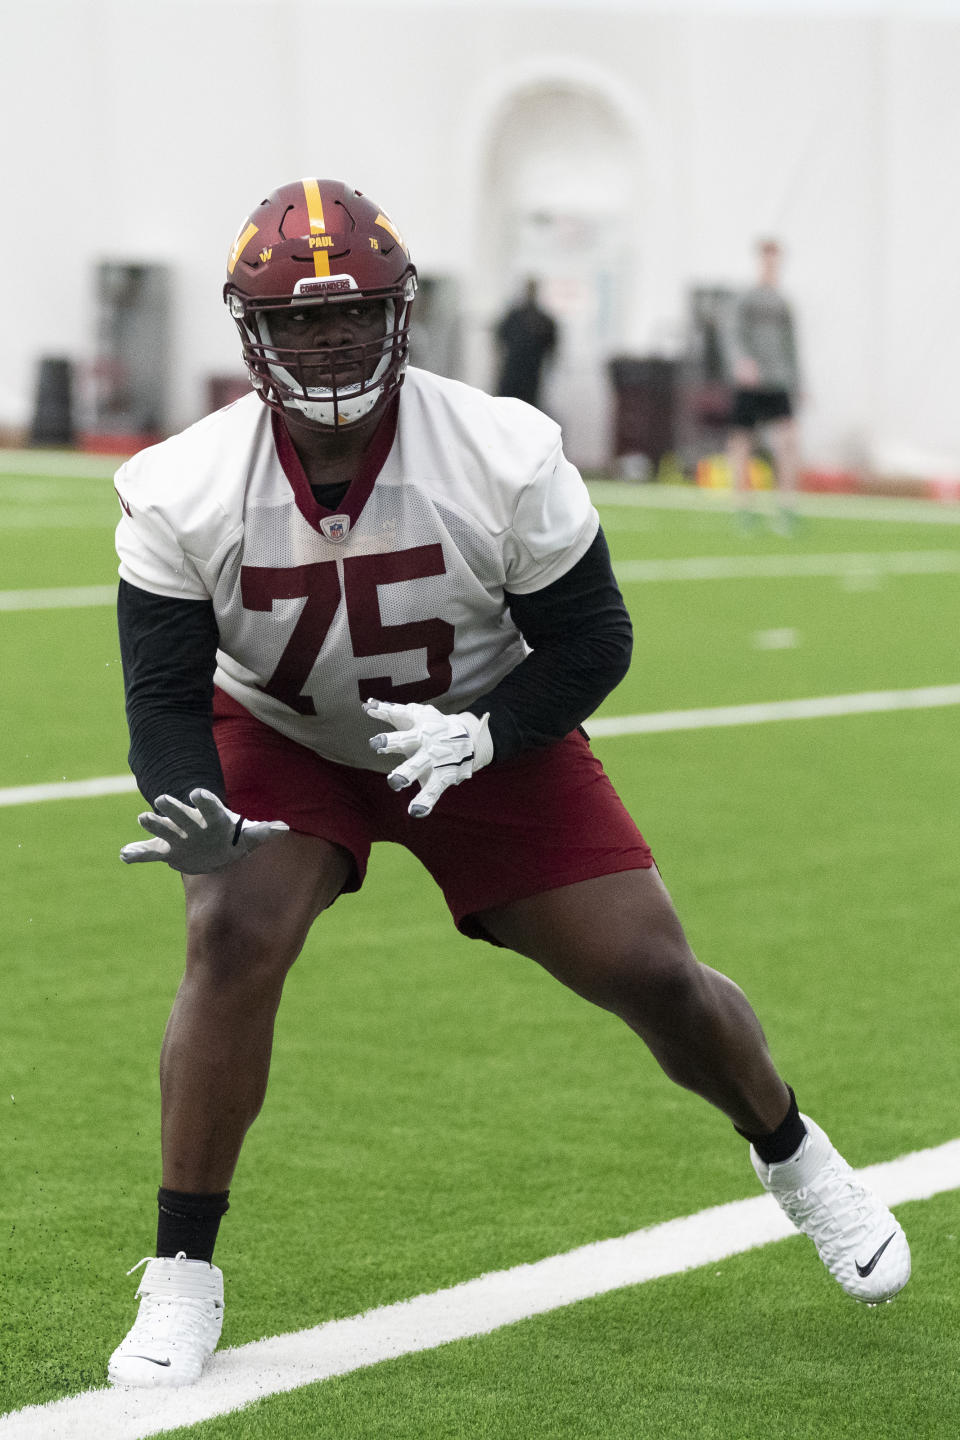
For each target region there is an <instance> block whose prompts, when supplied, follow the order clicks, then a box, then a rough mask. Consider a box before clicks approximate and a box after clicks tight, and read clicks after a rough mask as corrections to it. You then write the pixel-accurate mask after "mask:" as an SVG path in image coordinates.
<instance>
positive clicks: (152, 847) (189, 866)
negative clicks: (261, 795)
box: [120, 790, 290, 875]
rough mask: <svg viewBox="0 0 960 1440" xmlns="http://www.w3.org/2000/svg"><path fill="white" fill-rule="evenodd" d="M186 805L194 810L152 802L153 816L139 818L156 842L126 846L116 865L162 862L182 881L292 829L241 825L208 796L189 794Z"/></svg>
mask: <svg viewBox="0 0 960 1440" xmlns="http://www.w3.org/2000/svg"><path fill="white" fill-rule="evenodd" d="M190 799H191V801H192V802H193V803H192V805H184V803H183V801H182V800H175V799H174V797H173V796H172V795H161V796H160V798H159V800H156V801H155V802H154V807H153V808H154V810H155V811H156V812H157V813H156V814H153V813H152V812H151V811H149V810H148V811H147V813H146V814H145V815H140V816H139V817H138V819H139V822H140V824H141V825H142V826H143V828H144V830H149V831H150V834H151V835H155V836H156V837H157V838H156V839H155V840H140V841H137V842H135V843H134V844H132V845H124V847H123V849H122V850H121V851H120V859H121V860H123V861H124V862H125V863H126V864H127V865H137V864H140V863H142V862H143V861H145V860H165V861H166V862H167V864H168V865H169V866H171V868H172V869H174V870H179V871H180V872H181V874H183V875H207V874H209V873H210V871H211V870H222V869H223V868H224V866H225V865H230V864H232V863H233V861H234V860H240V859H242V857H243V856H244V855H249V854H250V852H251V850H256V849H257V847H258V846H260V845H262V844H263V842H264V841H265V840H269V839H270V837H271V836H272V835H278V834H279V833H280V832H281V831H283V830H288V829H289V828H290V827H289V826H288V825H285V824H284V823H283V821H282V820H244V819H242V818H241V817H240V816H239V815H236V814H234V812H233V811H232V810H228V809H227V807H226V805H224V803H223V801H222V800H218V799H217V797H216V795H214V794H212V793H211V792H210V791H209V790H191V791H190Z"/></svg>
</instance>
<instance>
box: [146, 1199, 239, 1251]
mask: <svg viewBox="0 0 960 1440" xmlns="http://www.w3.org/2000/svg"><path fill="white" fill-rule="evenodd" d="M229 1194H230V1191H229V1190H222V1191H219V1192H218V1193H217V1194H206V1195H193V1194H188V1193H187V1192H186V1191H184V1190H164V1188H163V1186H162V1185H161V1187H160V1189H159V1190H158V1191H157V1205H158V1206H159V1210H160V1214H159V1218H158V1220H157V1256H158V1258H159V1257H160V1256H162V1255H166V1256H174V1255H179V1254H180V1252H181V1250H182V1251H183V1253H184V1254H185V1255H186V1257H187V1259H188V1260H212V1259H213V1247H214V1245H216V1243H217V1231H218V1230H219V1229H220V1221H221V1220H222V1218H223V1216H224V1215H225V1214H226V1213H227V1211H228V1210H229V1208H230V1206H229V1204H228V1202H227V1196H228V1195H229Z"/></svg>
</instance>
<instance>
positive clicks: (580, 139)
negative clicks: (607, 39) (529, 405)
mask: <svg viewBox="0 0 960 1440" xmlns="http://www.w3.org/2000/svg"><path fill="white" fill-rule="evenodd" d="M635 151H636V146H635V144H634V141H633V138H632V136H631V135H630V133H629V131H628V129H627V127H626V125H625V124H624V122H623V120H622V119H621V117H620V115H619V114H618V113H617V111H616V110H615V109H614V107H613V106H612V105H611V104H610V102H609V101H608V100H607V99H606V97H604V96H603V95H602V94H600V93H599V92H597V91H595V90H593V89H591V88H589V87H586V86H581V85H579V84H576V83H573V82H570V81H566V80H563V81H550V80H541V81H538V82H536V83H532V84H529V85H527V86H525V87H524V88H522V89H520V90H518V91H516V92H515V93H514V94H513V95H512V96H511V97H510V99H509V100H507V101H506V102H504V104H503V105H502V106H501V108H500V111H499V114H498V115H497V117H496V119H495V122H494V124H493V126H492V129H491V132H490V136H489V142H488V146H487V150H486V157H485V162H484V166H483V175H482V182H481V196H482V199H481V207H480V208H481V213H482V215H483V219H484V223H483V232H484V253H483V258H482V269H483V271H484V284H483V291H484V296H485V299H486V301H487V304H488V306H489V309H488V310H487V313H488V315H489V317H490V318H489V331H488V333H489V334H490V335H491V337H492V332H493V328H494V326H495V323H496V318H497V317H498V316H499V315H500V314H501V313H502V312H503V311H504V310H505V309H506V308H507V306H508V305H509V304H510V303H512V302H513V301H514V300H515V299H516V298H517V297H518V296H519V294H520V293H521V291H522V289H523V287H524V284H525V282H526V281H527V280H528V279H536V280H537V281H539V285H540V295H541V301H542V303H543V304H544V307H545V308H546V309H548V310H550V311H551V313H552V314H553V315H554V316H555V317H556V319H557V321H558V324H559V329H560V336H561V339H560V344H559V347H558V352H557V355H556V359H555V361H554V363H553V365H552V367H551V371H550V374H549V375H548V377H547V381H546V383H545V386H544V390H543V395H542V400H541V403H542V405H543V408H544V409H545V410H547V412H548V413H549V414H551V415H553V416H554V418H555V419H557V420H558V421H559V422H560V423H561V425H562V426H563V431H564V443H565V446H566V449H567V452H568V454H569V455H570V458H571V459H572V460H574V461H575V462H576V463H577V464H579V465H581V466H586V467H590V468H595V467H601V466H603V465H604V464H605V463H606V462H607V460H608V459H609V455H610V404H611V397H610V388H609V383H608V380H607V372H606V365H607V361H608V360H609V358H610V356H611V355H613V354H615V353H616V352H617V350H618V349H619V348H620V347H621V346H622V344H623V342H624V339H625V338H626V335H627V333H628V331H629V322H628V312H629V307H630V305H631V299H632V290H633V287H634V285H635V283H636V279H637V276H636V271H637V267H638V261H639V256H638V254H637V248H636V245H635V242H634V234H635V215H636V209H637V201H638V195H637V192H638V187H639V175H638V161H637V156H636V153H635ZM484 308H485V309H487V306H485V307H484ZM492 350H493V345H492V340H491V353H490V356H489V365H490V375H489V377H488V380H487V383H492V379H493V373H494V371H493V367H494V356H493V353H492Z"/></svg>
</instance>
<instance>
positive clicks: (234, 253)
mask: <svg viewBox="0 0 960 1440" xmlns="http://www.w3.org/2000/svg"><path fill="white" fill-rule="evenodd" d="M256 233H257V227H256V225H254V224H253V222H252V221H251V223H250V224H249V225H248V226H247V228H246V230H241V231H240V232H239V234H238V235H237V238H236V240H234V242H233V246H232V248H231V250H230V254H229V255H228V256H227V274H228V275H232V274H233V272H234V270H235V269H236V268H237V261H238V260H239V259H240V256H241V255H242V254H243V252H244V250H246V248H247V246H248V245H249V243H250V241H251V240H252V239H253V237H254V235H256Z"/></svg>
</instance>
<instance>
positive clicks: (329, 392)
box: [228, 274, 417, 430]
mask: <svg viewBox="0 0 960 1440" xmlns="http://www.w3.org/2000/svg"><path fill="white" fill-rule="evenodd" d="M345 281H347V282H348V283H344V282H345ZM416 288H417V286H416V279H415V277H414V276H413V275H412V274H408V275H407V276H406V277H405V279H404V282H403V284H402V285H400V286H397V287H396V288H392V289H390V290H382V291H361V290H360V289H359V287H358V286H356V284H355V282H352V281H351V280H350V277H338V280H337V281H336V282H335V283H334V284H331V283H330V282H328V283H327V286H321V284H318V282H317V281H316V280H312V281H311V282H308V283H304V285H303V288H302V290H301V291H300V293H299V294H297V293H295V294H294V295H293V296H292V297H291V296H282V297H276V298H265V299H264V300H258V301H255V302H252V303H251V302H247V301H245V300H244V299H243V298H242V297H241V296H240V295H238V294H236V293H235V292H234V293H233V294H230V295H229V297H228V302H229V306H230V312H231V314H232V315H233V317H234V319H235V321H236V322H237V327H238V329H239V330H240V334H241V337H242V340H243V358H244V361H245V362H246V365H247V369H248V371H249V373H250V378H251V381H252V383H253V385H254V388H255V389H256V390H258V391H259V393H260V397H261V399H262V400H264V401H265V403H266V404H267V405H269V406H270V407H271V408H272V409H275V410H280V411H282V412H284V413H286V414H289V415H290V417H291V419H294V420H295V421H296V423H297V424H302V425H305V426H307V427H309V428H311V429H318V430H331V429H344V428H346V427H348V426H350V425H355V424H357V423H359V422H360V421H361V420H364V419H365V418H366V417H367V416H368V415H370V414H371V413H372V412H373V411H374V410H375V409H376V408H377V406H378V405H379V404H381V402H383V401H385V400H387V399H388V398H389V397H390V396H391V395H393V394H394V392H395V391H396V390H397V389H398V388H399V386H400V384H401V383H402V380H403V373H404V371H405V369H406V365H407V355H408V350H409V327H410V306H411V304H412V301H413V298H414V296H415V294H416ZM298 289H299V287H298ZM318 290H319V291H320V292H321V293H320V294H319V295H318V294H317V293H316V292H317V291H318ZM331 292H332V293H331ZM377 300H379V301H381V302H382V311H383V329H382V331H381V332H380V333H379V334H376V335H374V336H372V337H371V338H370V339H369V340H362V341H357V342H356V343H350V344H338V345H321V346H317V345H304V346H295V345H291V344H290V343H289V342H288V341H287V340H286V338H284V342H283V343H278V341H277V338H276V335H275V333H274V330H272V329H271V318H272V317H276V316H277V315H278V313H279V312H282V311H284V310H291V309H294V310H309V309H313V307H314V306H324V307H326V306H330V307H333V306H340V305H351V304H354V305H355V304H357V303H358V302H360V303H369V302H372V301H377ZM275 328H276V326H274V329H275Z"/></svg>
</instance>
